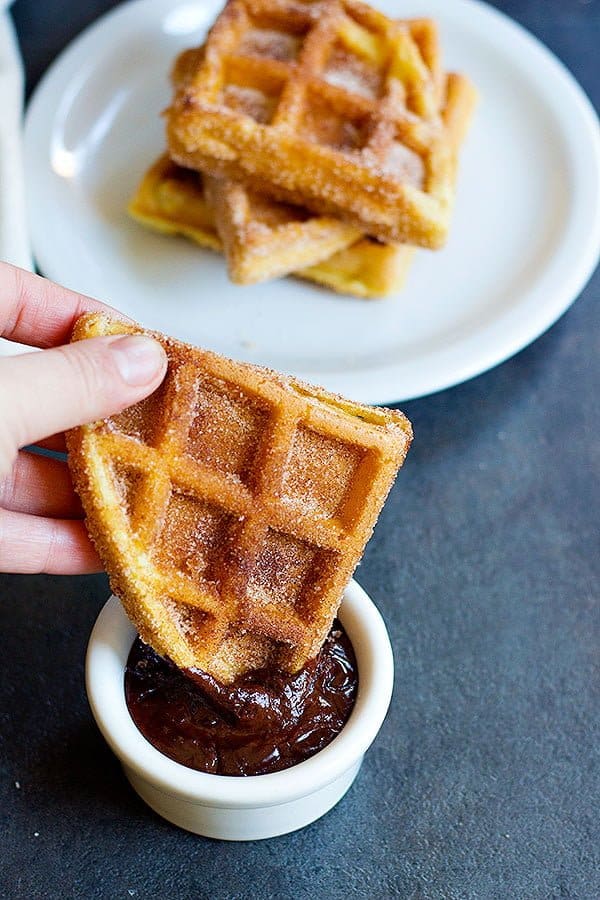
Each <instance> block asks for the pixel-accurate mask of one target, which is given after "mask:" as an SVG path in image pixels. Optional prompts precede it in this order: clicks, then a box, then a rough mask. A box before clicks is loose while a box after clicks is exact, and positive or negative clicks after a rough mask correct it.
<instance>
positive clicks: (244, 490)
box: [69, 315, 411, 681]
mask: <svg viewBox="0 0 600 900" xmlns="http://www.w3.org/2000/svg"><path fill="white" fill-rule="evenodd" d="M135 330H136V329H132V328H130V327H128V326H126V325H124V324H123V323H119V322H116V321H111V320H108V319H107V318H106V317H103V316H98V315H94V316H88V317H86V318H85V319H84V320H83V323H82V324H81V325H79V326H78V328H77V331H76V337H77V338H80V337H84V336H92V335H96V334H107V333H121V332H131V331H135ZM137 331H139V329H137ZM155 336H156V337H158V338H159V339H161V340H162V343H163V345H164V346H165V349H166V350H167V353H168V355H169V371H168V374H167V377H166V379H165V382H164V383H163V386H162V387H161V388H160V389H159V390H158V391H157V392H156V393H155V394H153V395H152V396H151V397H150V398H149V399H148V400H145V401H143V402H142V403H140V404H138V405H137V406H135V407H132V408H131V409H130V410H126V411H125V412H124V413H121V414H120V415H119V416H114V417H112V418H110V419H107V420H105V421H103V422H99V423H95V424H94V425H90V426H84V427H83V428H81V429H76V430H74V432H72V433H71V434H70V435H69V451H70V464H71V467H72V471H73V474H74V481H75V484H76V487H77V489H78V490H79V492H80V494H81V496H82V500H83V504H84V509H85V511H86V515H87V520H88V527H89V528H90V532H91V534H92V536H93V538H94V539H95V543H96V545H97V547H98V549H99V552H100V555H101V557H102V559H103V561H104V562H105V565H106V567H107V570H108V572H109V575H110V576H111V584H113V589H114V590H115V592H116V593H117V594H118V595H119V596H120V598H121V600H122V602H123V604H124V606H125V608H126V610H127V612H128V613H129V615H130V617H131V618H132V620H133V621H134V623H135V624H136V626H137V627H138V630H139V631H140V634H141V635H142V637H143V638H144V639H145V640H146V641H147V642H148V643H150V644H152V646H154V647H155V649H156V650H157V651H158V652H159V653H163V654H165V655H170V656H171V658H172V659H173V660H174V661H175V662H176V663H177V664H178V665H180V666H182V667H184V668H185V667H198V668H201V669H204V670H206V671H209V672H211V673H212V674H214V675H215V676H216V677H218V678H220V679H221V680H223V681H228V680H231V679H232V678H234V677H235V676H236V675H237V674H241V672H243V671H247V670H248V669H254V668H260V667H261V666H262V665H265V664H267V663H268V662H273V661H275V662H277V664H279V665H281V666H282V667H284V668H287V669H289V670H290V671H294V670H296V669H298V668H300V667H301V666H302V665H303V664H304V663H305V662H306V661H307V660H308V659H309V658H310V657H311V656H312V655H314V653H316V652H317V650H318V648H319V647H320V645H321V643H322V641H323V640H324V638H325V636H326V635H327V633H328V631H329V628H330V626H331V622H332V621H333V618H334V616H335V613H336V611H337V607H338V605H339V602H340V599H341V595H342V592H343V589H344V587H345V585H346V583H347V581H348V579H349V578H350V576H351V574H352V572H353V570H354V568H355V566H356V564H357V562H358V560H359V558H360V556H361V555H362V552H363V550H364V545H365V543H366V541H367V540H368V537H369V536H370V533H371V531H372V528H373V526H374V523H375V521H376V519H377V516H378V514H379V510H380V508H381V505H382V504H383V501H384V500H385V496H386V495H387V492H388V491H389V488H390V486H391V484H392V482H393V479H394V477H395V474H396V471H397V469H398V467H399V466H400V465H401V464H402V462H403V460H404V456H405V454H406V452H407V450H408V446H409V444H410V440H411V430H410V425H409V423H408V421H407V420H406V419H405V417H404V416H403V415H402V414H401V413H398V412H394V411H384V410H376V409H372V408H370V407H367V406H362V405H357V404H350V403H347V402H345V401H342V400H341V399H339V398H335V397H333V395H330V394H327V393H326V392H324V391H320V390H318V389H311V388H308V387H307V386H304V385H301V384H300V383H297V382H295V381H294V380H293V379H285V378H283V377H282V376H278V375H277V374H276V373H272V372H270V371H268V370H264V369H259V368H257V367H254V366H249V365H246V364H241V363H233V362H231V361H229V360H226V359H224V358H222V357H219V356H217V355H216V354H212V353H208V352H205V351H200V350H195V349H194V348H190V347H188V346H187V345H183V344H180V343H179V342H174V341H172V340H170V339H165V338H163V337H162V336H157V335H155Z"/></svg>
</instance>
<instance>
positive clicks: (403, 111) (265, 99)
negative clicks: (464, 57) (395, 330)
mask: <svg viewBox="0 0 600 900" xmlns="http://www.w3.org/2000/svg"><path fill="white" fill-rule="evenodd" d="M417 35H420V37H421V42H420V44H418V43H417V40H416V36H417ZM440 87H441V68H440V62H439V51H438V45H437V38H436V31H435V26H434V24H433V23H432V22H429V21H428V20H418V21H416V22H414V23H412V24H409V23H406V22H394V21H392V20H390V19H388V18H387V17H385V16H384V15H382V14H381V13H378V12H376V11H375V10H372V9H370V8H369V7H368V6H366V5H364V4H362V3H359V2H355V0H314V2H308V0H229V2H228V3H227V5H226V6H225V9H224V10H223V12H222V13H221V15H220V16H219V18H218V19H217V21H216V23H215V25H214V26H213V28H212V30H211V32H210V34H209V36H208V39H207V42H206V45H205V53H204V54H203V55H201V56H198V57H197V59H196V64H195V66H193V65H192V64H191V61H190V60H189V59H188V70H187V73H186V78H185V79H184V83H183V84H182V85H181V86H179V88H178V89H177V90H176V94H175V98H174V101H173V104H172V106H171V108H170V110H168V112H167V137H168V146H169V152H170V155H171V157H172V158H173V159H174V160H175V161H176V162H179V163H180V164H182V165H184V166H187V167H188V168H194V169H198V170H202V171H204V172H206V173H208V174H210V175H213V176H217V177H221V178H229V179H231V180H233V181H239V182H242V183H244V184H246V185H247V186H248V187H250V188H251V189H253V190H254V191H255V192H256V193H258V194H260V195H270V196H273V197H275V198H277V199H279V200H282V201H285V202H289V203H295V204H299V205H300V204H301V205H305V206H308V207H309V208H310V209H312V210H313V211H315V212H317V213H320V214H325V215H333V216H336V217H338V218H340V219H342V220H343V221H344V222H347V223H349V224H352V225H355V226H357V228H359V229H360V230H361V231H363V232H367V233H369V234H372V235H374V236H376V237H377V238H379V239H381V240H383V241H396V242H398V241H402V242H406V243H411V244H416V245H420V246H424V247H431V248H435V247H439V246H441V245H442V244H443V242H444V240H445V237H446V233H447V229H448V224H449V216H450V208H451V203H452V194H453V190H452V160H451V152H450V149H449V146H448V142H447V140H446V138H445V134H444V129H443V127H442V125H441V120H440V116H439V94H440Z"/></svg>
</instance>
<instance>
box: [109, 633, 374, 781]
mask: <svg viewBox="0 0 600 900" xmlns="http://www.w3.org/2000/svg"><path fill="white" fill-rule="evenodd" d="M357 687H358V670H357V666H356V657H355V656H354V650H353V649H352V644H351V643H350V639H349V638H348V635H347V634H346V632H345V631H344V629H343V628H342V626H341V624H340V622H339V621H338V620H337V619H336V621H335V622H334V624H333V628H332V629H331V631H330V633H329V636H328V637H327V640H326V641H325V643H324V644H323V647H322V648H321V651H320V653H319V654H318V656H317V657H315V659H313V660H311V661H310V662H309V663H307V665H306V666H305V667H304V668H303V669H301V670H300V671H299V672H296V674H295V675H290V674H289V673H286V672H282V671H280V670H279V669H274V668H266V669H260V670H258V671H256V672H252V673H249V674H247V675H244V676H242V677H241V678H238V679H237V680H236V681H235V682H234V683H233V684H230V685H224V684H221V683H220V682H218V681H217V680H216V679H215V678H213V677H212V676H211V675H208V674H207V673H206V672H200V671H197V670H189V671H188V672H186V673H184V672H182V671H181V670H180V669H178V668H177V666H175V665H174V664H173V663H172V662H170V661H169V660H166V659H163V658H162V657H160V656H158V655H157V654H156V653H155V652H154V651H153V650H152V649H151V648H150V647H148V646H147V645H146V644H144V643H142V641H141V640H140V639H139V638H138V639H137V640H136V641H135V643H134V644H133V646H132V648H131V651H130V653H129V659H128V660H127V668H126V670H125V696H126V699H127V706H128V708H129V712H130V713H131V716H132V718H133V720H134V722H135V724H136V725H137V727H138V728H139V730H140V731H141V732H142V734H143V735H144V737H145V738H146V739H147V740H148V741H150V743H151V744H153V746H154V747H156V748H157V750H160V752H161V753H164V755H165V756H169V757H170V758H171V759H174V760H176V762H179V763H182V765H184V766H188V767H189V768H190V769H198V770H200V771H202V772H210V773H212V774H215V775H264V774H266V773H268V772H277V771H279V770H280V769H287V768H288V767H289V766H293V765H295V764H296V763H299V762H302V761H303V760H305V759H308V757H310V756H313V755H314V754H315V753H317V752H318V751H319V750H322V749H323V747H326V746H327V744H329V743H331V741H332V740H333V739H334V737H335V736H336V735H337V734H338V733H339V732H340V731H341V730H342V728H343V726H344V725H345V723H346V722H347V721H348V718H349V717H350V713H351V712H352V707H353V706H354V701H355V700H356V692H357Z"/></svg>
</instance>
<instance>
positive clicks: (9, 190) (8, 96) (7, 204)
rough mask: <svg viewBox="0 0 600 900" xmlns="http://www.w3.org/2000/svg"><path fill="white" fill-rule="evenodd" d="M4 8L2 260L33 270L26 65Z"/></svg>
mask: <svg viewBox="0 0 600 900" xmlns="http://www.w3.org/2000/svg"><path fill="white" fill-rule="evenodd" d="M4 6H5V4H3V3H0V99H1V103H2V114H1V115H0V259H3V260H8V262H11V263H14V264H15V265H18V266H22V267H23V268H25V269H31V268H32V258H31V249H30V246H29V239H28V236H27V213H26V209H25V190H24V182H23V148H22V139H21V125H22V118H23V65H22V62H21V54H20V53H19V48H18V45H17V40H16V36H15V31H14V28H13V24H12V21H11V19H10V15H9V13H8V12H7V10H6V9H4Z"/></svg>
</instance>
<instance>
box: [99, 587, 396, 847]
mask: <svg viewBox="0 0 600 900" xmlns="http://www.w3.org/2000/svg"><path fill="white" fill-rule="evenodd" d="M338 616H339V619H340V621H341V622H342V624H343V626H344V628H345V630H346V632H347V633H348V636H349V638H350V640H351V642H352V645H353V647H354V652H355V654H356V660H357V665H358V696H357V698H356V703H355V705H354V708H353V710H352V713H351V715H350V718H349V720H348V721H347V722H346V724H345V725H344V728H343V729H342V731H341V732H340V733H339V734H338V735H337V736H336V737H335V738H334V740H333V741H332V742H331V743H330V744H328V746H327V747H325V748H324V749H323V750H320V751H319V752H318V753H316V754H315V755H314V756H311V757H310V758H309V759H307V760H304V762H301V763H298V764H297V765H295V766H291V767H290V768H289V769H284V770H283V771H280V772H273V773H271V774H269V775H248V776H245V777H244V776H241V777H238V776H229V775H211V774H208V773H206V772H197V771H196V770H194V769H189V768H187V767H186V766H182V765H181V764H180V763H177V762H175V761H174V760H172V759H169V758H168V757H167V756H164V755H163V754H162V753H161V752H160V751H159V750H157V749H156V748H155V747H153V746H152V744H150V743H149V742H148V741H147V740H146V738H145V737H144V736H143V735H142V734H141V732H140V731H138V729H137V727H136V725H135V723H134V721H133V719H132V718H131V715H130V713H129V710H128V708H127V703H126V700H125V666H126V664H127V658H128V656H129V651H130V650H131V645H132V644H133V642H134V640H135V637H136V632H135V629H134V627H133V625H132V624H131V622H130V621H129V619H128V618H127V616H126V615H125V613H124V611H123V608H122V606H121V604H120V603H119V601H118V599H117V598H116V597H114V596H113V597H110V599H109V600H108V601H107V603H106V604H105V606H104V608H103V609H102V611H101V612H100V615H99V616H98V619H97V620H96V624H95V625H94V628H93V631H92V634H91V637H90V642H89V645H88V651H87V659H86V687H87V694H88V698H89V701H90V706H91V708H92V713H93V715H94V718H95V720H96V722H97V724H98V727H99V728H100V731H101V732H102V734H103V735H104V737H105V739H106V741H107V743H108V744H109V746H110V747H111V749H112V750H113V752H114V753H115V754H116V756H117V757H118V758H119V760H120V762H121V764H122V766H123V769H124V771H125V775H126V776H127V778H128V780H129V782H130V783H131V785H132V787H133V788H134V790H135V791H137V793H138V794H139V796H140V797H141V798H142V800H144V801H145V802H146V803H147V804H148V805H149V806H150V807H152V809H153V810H154V811H155V812H157V813H158V814H159V815H161V816H163V818H165V819H167V820H168V821H169V822H172V823H173V824H175V825H178V826H179V827H180V828H185V829H186V830H187V831H192V832H194V833H195V834H201V835H204V836H205V837H210V838H219V839H221V840H226V841H250V840H259V839H261V838H269V837H276V836H277V835H280V834H287V833H288V832H290V831H295V830H296V829H298V828H302V827H303V826H305V825H308V824H309V823H310V822H314V820H315V819H318V818H319V817H320V816H322V815H324V814H325V813H326V812H327V811H328V810H330V809H331V808H332V807H333V806H335V804H336V803H337V802H338V800H340V799H341V798H342V797H343V796H344V794H345V793H346V791H347V790H348V788H349V787H350V785H351V784H352V782H353V781H354V779H355V778H356V775H357V774H358V770H359V769H360V766H361V763H362V760H363V756H364V754H365V752H366V751H367V750H368V748H369V747H370V745H371V744H372V742H373V741H374V739H375V737H376V736H377V733H378V731H379V729H380V728H381V725H382V723H383V720H384V718H385V715H386V712H387V709H388V706H389V704H390V699H391V696H392V685H393V677H394V660H393V656H392V648H391V646H390V640H389V637H388V633H387V630H386V627H385V624H384V622H383V619H382V618H381V616H380V614H379V612H378V611H377V609H376V607H375V606H374V604H373V602H372V601H371V599H370V598H369V597H368V596H367V594H366V593H365V592H364V591H363V589H362V588H361V587H360V585H358V584H357V583H356V582H355V581H350V583H349V584H348V586H347V588H346V590H345V592H344V598H343V601H342V605H341V606H340V610H339V613H338Z"/></svg>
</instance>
